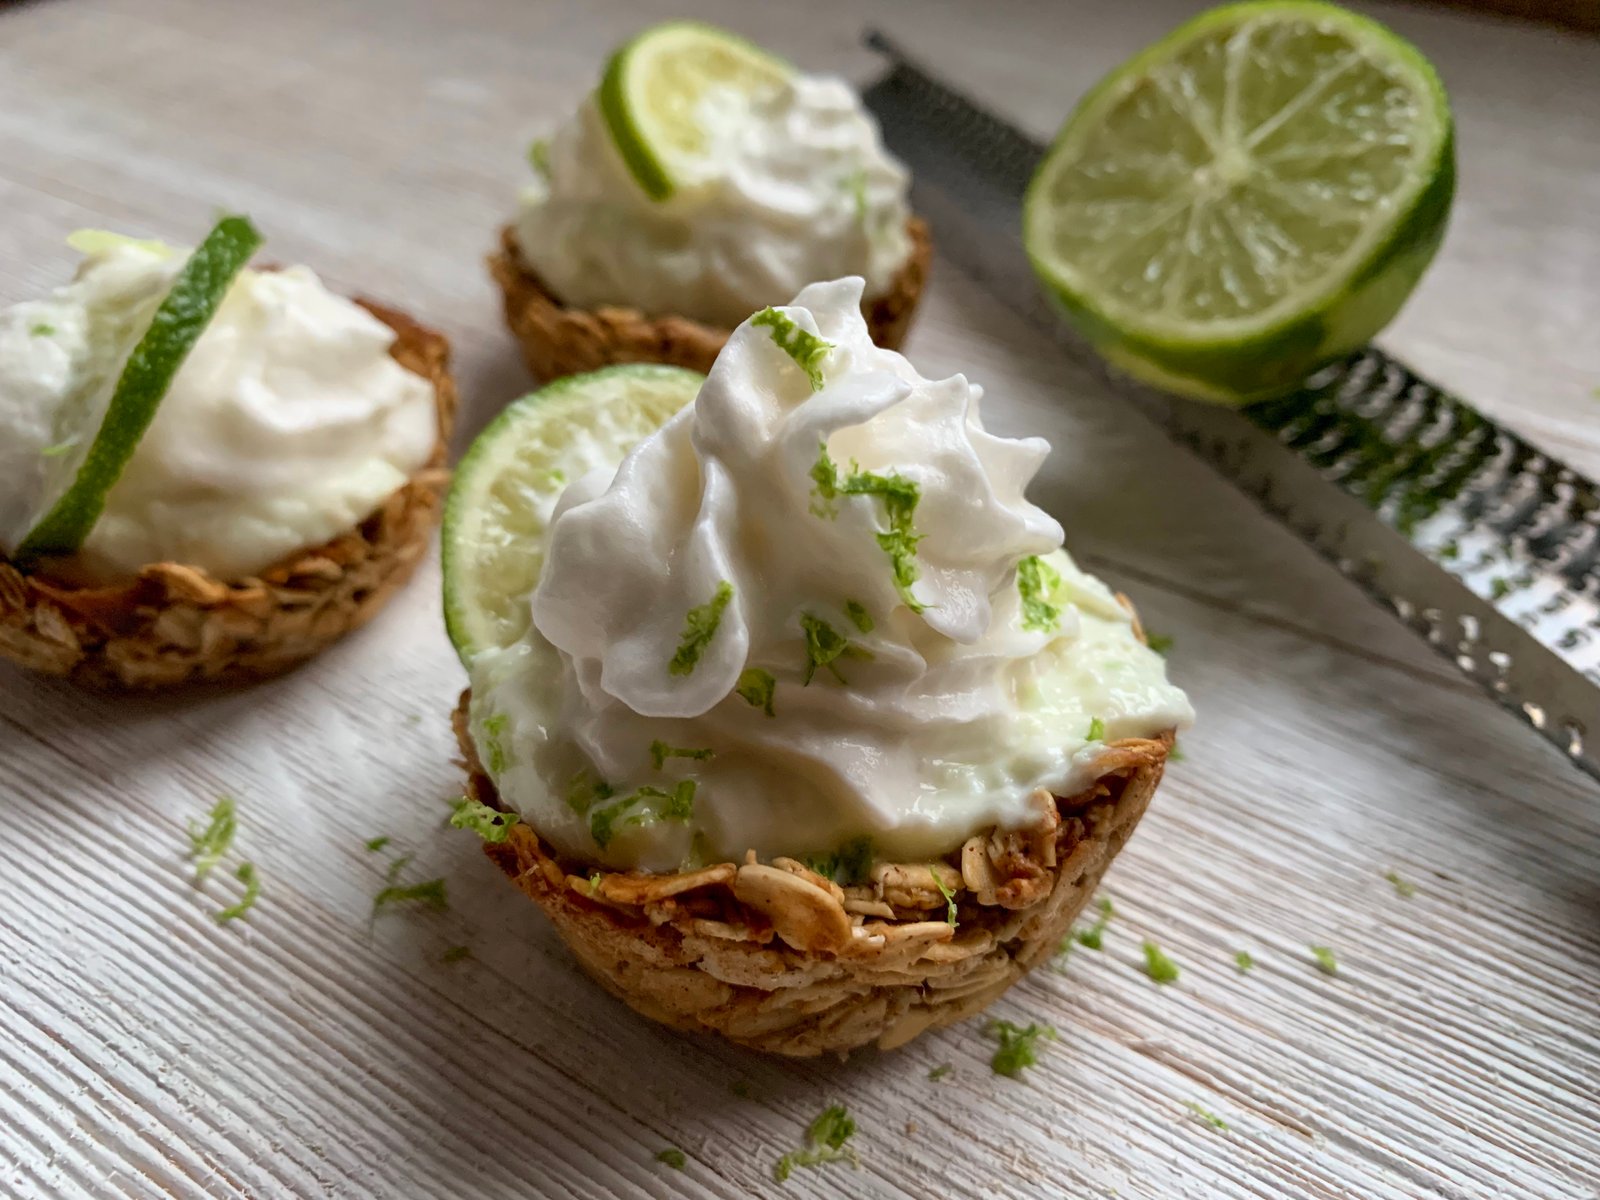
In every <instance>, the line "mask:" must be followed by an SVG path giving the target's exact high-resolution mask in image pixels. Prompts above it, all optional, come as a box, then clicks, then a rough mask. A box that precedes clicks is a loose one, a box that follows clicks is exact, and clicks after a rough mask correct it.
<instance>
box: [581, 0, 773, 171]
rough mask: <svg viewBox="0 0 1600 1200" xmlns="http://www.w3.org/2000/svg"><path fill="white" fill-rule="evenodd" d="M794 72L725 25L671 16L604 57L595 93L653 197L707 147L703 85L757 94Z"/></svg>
mask: <svg viewBox="0 0 1600 1200" xmlns="http://www.w3.org/2000/svg"><path fill="white" fill-rule="evenodd" d="M793 73H794V69H793V68H792V67H790V66H789V64H788V63H786V62H784V61H783V60H782V59H780V58H777V57H775V56H774V55H771V54H768V53H767V52H766V51H765V50H762V49H761V48H760V47H759V46H754V45H752V44H751V43H749V42H747V41H745V40H744V39H743V38H740V37H736V36H734V35H733V34H731V33H728V32H726V31H725V30H721V29H717V28H715V27H714V26H711V25H702V24H700V23H698V22H695V21H670V22H667V23H666V24H664V25H656V26H653V27H651V28H649V29H646V30H645V31H644V32H643V33H640V34H638V35H637V36H635V37H634V38H633V40H632V41H630V42H628V43H627V44H626V45H624V46H623V47H622V48H621V49H620V50H618V51H617V52H616V53H615V54H613V55H612V56H611V61H610V62H609V63H607V64H606V70H605V75H604V76H603V77H602V78H601V81H600V89H599V91H598V93H597V99H598V102H599V105H600V112H601V115H603V116H604V117H605V120H606V126H607V128H609V129H610V131H611V137H612V139H613V140H614V141H615V142H616V144H617V150H618V151H619V152H620V153H621V155H622V159H623V161H624V162H625V163H627V165H628V170H629V171H630V172H632V174H633V177H634V179H636V180H637V181H638V183H639V186H640V187H641V188H643V189H644V192H645V194H646V195H647V196H649V197H650V198H651V199H652V200H665V199H667V198H668V197H670V196H671V195H672V194H673V193H674V192H675V191H677V190H678V188H679V187H681V186H683V185H684V183H685V182H686V181H688V180H692V179H693V178H694V177H695V175H696V174H697V171H696V164H697V163H698V162H699V161H701V160H703V158H704V156H705V154H706V152H707V150H708V149H709V146H710V142H709V139H708V137H707V135H706V130H705V127H704V125H703V123H702V111H701V102H702V100H703V99H704V98H705V96H706V94H707V93H708V92H709V91H711V90H712V89H714V88H723V89H727V90H730V91H733V92H735V93H739V94H742V95H746V96H751V97H759V96H762V95H765V94H770V93H771V92H773V91H775V90H776V89H777V88H779V87H781V86H782V85H783V83H784V81H785V80H787V79H789V78H790V77H791V76H792V75H793Z"/></svg>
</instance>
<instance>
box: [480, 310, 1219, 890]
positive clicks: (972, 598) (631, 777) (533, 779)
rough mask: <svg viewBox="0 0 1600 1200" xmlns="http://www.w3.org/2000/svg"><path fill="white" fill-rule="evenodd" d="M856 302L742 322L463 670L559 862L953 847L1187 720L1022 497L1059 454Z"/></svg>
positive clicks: (494, 758)
mask: <svg viewBox="0 0 1600 1200" xmlns="http://www.w3.org/2000/svg"><path fill="white" fill-rule="evenodd" d="M861 295H862V281H861V280H860V279H846V280H841V281H838V282H834V283H825V284H813V285H811V286H810V287H807V288H806V289H804V290H803V291H802V292H801V293H800V294H799V296H798V297H796V298H795V300H794V303H793V304H792V305H790V306H787V307H785V308H783V309H781V310H776V311H771V312H767V313H763V314H760V315H758V316H757V317H756V318H754V319H753V320H751V321H748V322H746V323H745V324H744V325H742V326H740V327H739V328H738V329H737V330H736V331H735V332H734V334H733V336H732V338H731V339H730V340H729V342H728V345H727V347H726V349H725V350H724V351H723V352H722V355H721V356H720V357H719V359H718V360H717V363H716V366H715V367H714V368H713V370H712V372H711V375H710V377H709V378H708V379H707V381H706V383H705V386H704V387H703V388H702V390H701V391H700V393H699V396H698V397H697V399H696V400H695V401H694V402H693V403H692V404H690V405H689V406H688V407H686V408H684V409H683V410H682V411H680V412H679V413H678V414H677V415H676V416H675V417H673V418H672V420H671V421H669V422H668V423H667V425H665V426H664V427H663V428H662V429H661V430H660V431H659V432H658V433H656V434H655V435H654V436H652V437H651V438H649V439H648V440H646V441H645V442H644V443H642V444H641V445H640V446H638V447H637V448H636V449H635V450H634V451H633V453H631V454H630V455H629V456H628V457H627V458H626V459H625V460H623V462H622V463H621V465H620V466H619V467H617V468H616V469H615V471H612V470H610V469H601V470H597V471H594V472H591V473H590V474H588V475H585V476H584V477H582V478H580V479H578V480H576V481H575V482H574V483H573V484H572V485H571V486H570V487H569V488H568V490H567V492H566V494H565V495H564V496H563V497H562V500H561V502H560V504H559V505H558V506H557V508H556V512H555V516H554V520H553V524H552V526H551V529H550V534H549V540H548V544H547V557H546V560H545V566H544V571H543V574H542V577H541V580H540V583H539V585H538V588H537V589H536V591H535V592H534V595H533V597H532V615H533V621H534V629H533V630H532V631H531V632H530V633H529V635H528V637H527V638H526V639H525V641H524V642H523V643H522V644H520V645H518V646H514V647H512V648H511V649H510V650H507V651H502V652H498V653H493V654H490V655H488V656H485V658H484V659H483V661H481V662H479V663H475V664H474V671H473V687H474V714H473V716H474V729H475V732H476V735H477V737H478V741H479V746H480V751H485V752H484V753H483V754H482V755H481V756H482V757H483V758H484V759H485V761H486V762H488V763H489V764H490V767H491V770H492V771H494V773H495V774H496V778H497V782H498V784H499V786H500V790H501V794H502V796H503V797H504V798H505V799H506V800H507V801H508V802H509V803H510V804H511V805H512V806H514V807H516V808H518V809H519V810H520V811H521V812H522V813H523V814H524V815H525V816H526V817H527V818H528V819H529V820H530V821H531V822H532V823H533V824H534V825H535V827H536V828H538V830H539V831H540V833H541V834H543V835H544V836H545V837H547V838H548V839H550V840H551V841H552V842H553V843H554V844H555V845H556V846H557V847H559V848H560V849H562V850H563V851H565V852H567V853H570V854H574V855H577V856H580V857H585V858H590V859H595V858H598V859H599V860H601V861H603V862H605V863H607V864H609V865H613V866H629V867H641V868H644V869H650V870H664V869H670V868H674V867H677V866H678V865H680V863H682V862H684V861H686V860H687V861H693V860H694V859H696V858H705V857H707V856H714V857H716V858H723V857H733V858H737V857H739V856H742V855H743V854H744V852H745V851H746V850H750V849H753V850H755V851H756V852H757V853H758V854H760V855H762V856H763V857H768V856H772V855H776V854H790V855H802V854H808V853H825V852H827V851H829V850H831V849H834V848H837V847H838V846H840V845H841V844H843V843H845V842H847V841H850V840H852V839H859V838H861V837H868V838H870V839H871V840H872V843H873V845H874V847H875V848H876V849H877V851H878V852H879V853H882V854H890V855H904V856H916V855H930V854H940V853H944V852H946V851H949V850H951V849H953V848H954V847H955V846H957V845H959V844H960V842H961V841H962V840H963V839H965V838H966V837H968V836H970V835H971V834H972V833H975V832H978V831H980V830H983V829H987V828H992V827H995V826H1000V827H1016V826H1019V825H1022V824H1026V823H1028V822H1029V821H1030V820H1031V819H1032V815H1031V813H1030V809H1029V806H1028V797H1029V794H1030V793H1031V792H1033V791H1034V790H1035V789H1037V788H1039V787H1046V788H1049V789H1050V790H1052V791H1054V792H1057V793H1060V794H1070V793H1071V792H1073V791H1076V790H1080V789H1081V788H1082V787H1083V786H1085V785H1086V784H1087V783H1088V782H1089V781H1090V780H1091V779H1092V778H1093V775H1094V769H1093V765H1092V764H1093V759H1094V758H1095V757H1096V756H1097V755H1098V753H1099V749H1100V743H1099V739H1101V738H1105V737H1111V738H1115V737H1125V736H1152V735H1155V734H1158V733H1160V732H1162V731H1163V730H1166V729H1169V728H1172V727H1174V726H1176V725H1182V724H1187V722H1188V721H1189V720H1190V718H1191V715H1192V714H1191V712H1190V709H1189V706H1188V703H1187V701H1186V700H1185V699H1184V696H1183V694H1182V693H1181V692H1180V691H1178V690H1177V689H1176V688H1174V687H1172V686H1171V685H1170V684H1168V683H1167V682H1166V679H1165V675H1164V671H1163V667H1162V660H1161V658H1160V657H1159V656H1158V655H1156V654H1155V653H1154V652H1152V651H1150V650H1149V649H1147V648H1146V647H1145V646H1143V645H1142V644H1141V643H1140V642H1139V641H1138V639H1137V638H1136V636H1135V634H1134V630H1133V626H1132V622H1131V619H1130V618H1129V616H1128V614H1127V612H1126V611H1125V610H1124V609H1123V608H1122V606H1121V605H1120V604H1118V602H1117V601H1116V599H1115V597H1114V596H1112V595H1111V594H1110V593H1109V592H1108V591H1107V590H1106V589H1105V587H1104V586H1103V585H1101V584H1099V583H1098V582H1097V581H1095V580H1093V579H1091V578H1090V577H1088V576H1085V575H1083V574H1081V573H1080V572H1078V571H1077V569H1076V568H1075V567H1074V566H1073V565H1072V563H1071V561H1070V560H1069V559H1068V558H1067V557H1066V555H1065V554H1064V553H1062V552H1061V551H1060V546H1061V541H1062V531H1061V528H1060V526H1059V525H1058V524H1057V523H1056V522H1055V521H1054V520H1053V519H1052V518H1051V517H1049V516H1048V515H1047V514H1045V513H1044V512H1043V511H1041V510H1040V509H1038V508H1036V507H1035V506H1034V505H1032V504H1031V503H1029V502H1028V501H1027V500H1026V499H1025V497H1024V495H1023V492H1024V489H1025V487H1026V485H1027V483H1028V481H1029V480H1030V479H1031V478H1032V477H1033V475H1034V473H1035V472H1036V471H1037V470H1038V468H1039V466H1040V464H1041V462H1042V461H1043V459H1044V458H1045V456H1046V454H1047V453H1048V450H1049V447H1048V445H1047V444H1046V443H1045V442H1044V441H1042V440H1041V439H1037V438H1030V439H1024V440H1012V439H1008V438H1001V437H996V436H995V435H993V434H990V433H988V432H987V431H985V429H984V428H983V423H982V420H981V418H980V416H979V401H980V398H981V396H982V391H981V389H980V388H978V387H976V386H974V385H972V384H970V383H969V382H968V381H967V380H966V379H965V378H964V377H963V376H960V375H955V376H951V377H950V378H948V379H942V380H928V379H925V378H923V377H922V376H921V375H919V374H918V373H917V371H916V370H915V369H914V368H913V367H912V366H911V364H910V363H909V362H907V360H906V359H905V358H904V357H902V356H901V355H899V354H896V353H894V352H892V351H886V350H881V349H879V348H878V347H876V346H875V345H873V343H872V341H871V339H870V337H869V336H868V332H867V328H866V324H865V322H864V321H863V320H862V317H861V314H860V307H859V306H860V300H861ZM497 766H498V767H499V768H500V769H499V770H495V768H496V767H497ZM597 813H598V814H602V817H603V820H602V823H601V824H600V825H599V826H597V825H596V821H595V817H596V814H597Z"/></svg>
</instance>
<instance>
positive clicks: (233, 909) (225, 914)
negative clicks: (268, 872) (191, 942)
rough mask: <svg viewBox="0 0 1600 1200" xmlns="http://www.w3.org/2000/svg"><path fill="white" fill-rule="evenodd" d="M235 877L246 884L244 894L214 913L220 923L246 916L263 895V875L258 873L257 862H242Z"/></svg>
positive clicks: (223, 923)
mask: <svg viewBox="0 0 1600 1200" xmlns="http://www.w3.org/2000/svg"><path fill="white" fill-rule="evenodd" d="M233 877H234V878H235V879H237V880H238V881H239V882H240V883H242V884H244V895H243V896H240V897H239V899H238V900H237V901H236V902H235V903H233V904H230V905H228V907H227V908H225V909H223V910H222V911H221V912H218V913H213V914H212V915H213V917H214V918H215V919H216V922H217V924H218V925H226V924H227V923H228V922H229V921H233V920H236V919H237V918H239V917H242V916H244V915H245V913H247V912H249V911H250V910H251V909H252V908H254V907H255V903H256V900H257V899H259V898H260V896H261V877H260V876H259V875H257V874H256V865H255V863H253V862H242V863H240V864H239V866H238V868H237V869H236V870H235V871H234V873H233Z"/></svg>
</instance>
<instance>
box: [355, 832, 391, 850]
mask: <svg viewBox="0 0 1600 1200" xmlns="http://www.w3.org/2000/svg"><path fill="white" fill-rule="evenodd" d="M391 840H392V839H391V838H390V837H389V835H388V834H387V833H380V834H379V835H378V836H377V837H371V838H368V839H367V840H366V841H365V842H363V843H361V844H362V845H363V846H365V847H366V849H367V852H368V853H369V854H372V853H376V852H377V851H379V850H382V849H383V848H384V847H385V846H387V845H388V844H389V842H390V841H391Z"/></svg>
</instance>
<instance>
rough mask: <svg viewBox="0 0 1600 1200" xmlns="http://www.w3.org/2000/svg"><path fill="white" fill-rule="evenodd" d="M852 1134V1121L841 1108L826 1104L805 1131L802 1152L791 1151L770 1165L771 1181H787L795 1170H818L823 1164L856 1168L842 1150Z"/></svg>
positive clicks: (857, 1160) (853, 1154) (850, 1153)
mask: <svg viewBox="0 0 1600 1200" xmlns="http://www.w3.org/2000/svg"><path fill="white" fill-rule="evenodd" d="M855 1133H856V1123H855V1119H854V1118H853V1117H851V1115H850V1113H849V1110H848V1109H846V1108H845V1106H844V1105H842V1104H830V1105H829V1106H828V1107H827V1108H825V1109H823V1110H822V1112H821V1113H820V1114H818V1116H817V1119H816V1120H814V1121H812V1122H811V1125H810V1126H809V1127H808V1128H807V1129H806V1148H805V1149H804V1150H791V1151H789V1153H787V1154H785V1155H784V1156H783V1157H782V1158H780V1159H778V1161H777V1162H776V1163H774V1164H773V1165H772V1178H773V1179H774V1180H776V1181H777V1182H778V1183H784V1182H785V1181H787V1180H788V1178H789V1176H790V1174H791V1173H793V1171H794V1169H795V1168H796V1167H820V1166H822V1164H824V1163H831V1162H839V1161H841V1160H844V1161H848V1162H850V1163H851V1165H853V1166H856V1167H859V1166H860V1165H861V1159H860V1157H859V1156H858V1155H857V1154H856V1152H855V1151H854V1150H852V1149H849V1148H848V1147H846V1146H845V1143H846V1142H848V1141H849V1140H850V1139H851V1138H852V1137H854V1136H855Z"/></svg>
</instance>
